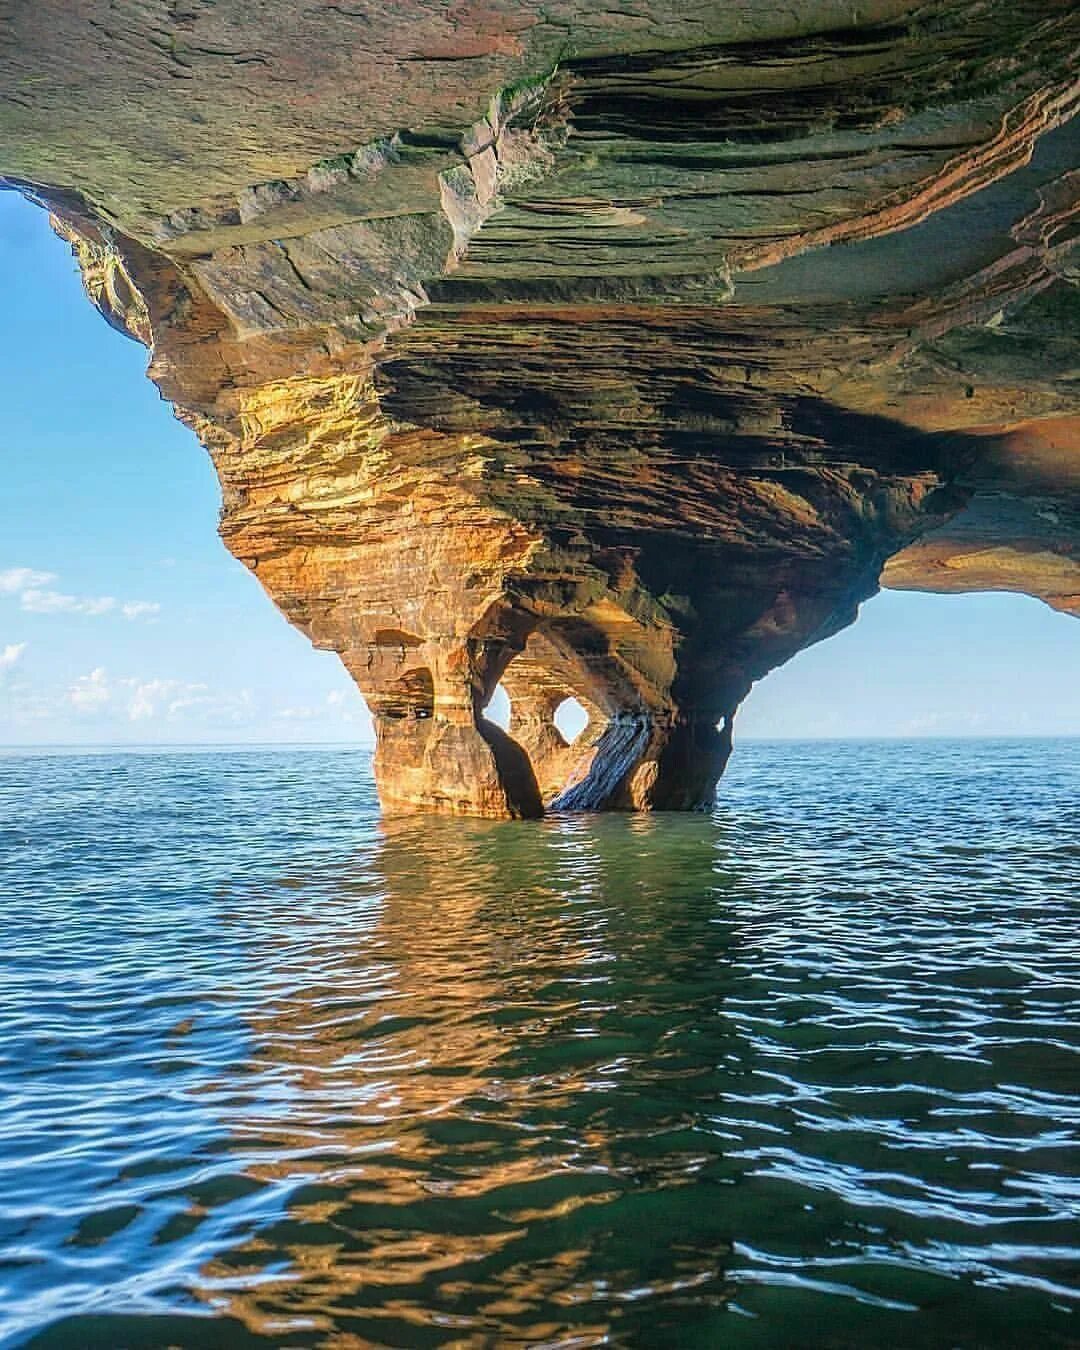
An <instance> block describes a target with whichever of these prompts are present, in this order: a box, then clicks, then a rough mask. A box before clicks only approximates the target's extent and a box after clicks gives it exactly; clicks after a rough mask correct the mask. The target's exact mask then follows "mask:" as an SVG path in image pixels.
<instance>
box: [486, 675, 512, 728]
mask: <svg viewBox="0 0 1080 1350" xmlns="http://www.w3.org/2000/svg"><path fill="white" fill-rule="evenodd" d="M511 711H512V709H511V704H510V695H509V694H508V693H507V692H506V690H505V688H504V687H503V686H502V685H501V684H497V685H496V686H495V689H494V692H493V693H492V695H491V699H490V701H489V702H488V705H487V707H486V708H485V709H484V716H485V717H486V718H487V720H488V721H489V722H494V723H495V725H496V726H497V727H502V729H503V731H509V730H510V714H511Z"/></svg>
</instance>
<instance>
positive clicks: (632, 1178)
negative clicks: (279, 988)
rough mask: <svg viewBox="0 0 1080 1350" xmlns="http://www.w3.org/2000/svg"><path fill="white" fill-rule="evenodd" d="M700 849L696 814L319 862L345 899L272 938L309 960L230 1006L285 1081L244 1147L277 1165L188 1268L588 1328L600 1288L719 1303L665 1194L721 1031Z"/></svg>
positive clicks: (280, 1301)
mask: <svg viewBox="0 0 1080 1350" xmlns="http://www.w3.org/2000/svg"><path fill="white" fill-rule="evenodd" d="M658 829H659V830H662V831H663V841H664V847H663V848H662V849H659V850H658V849H657V848H656V842H657V839H656V834H657V830H658ZM715 849H716V837H715V831H714V830H713V829H712V828H711V827H710V826H709V824H708V823H707V822H704V821H701V820H687V821H668V822H664V823H663V824H662V825H661V824H658V823H657V822H655V821H626V820H614V821H603V820H600V821H596V820H592V821H589V820H564V821H559V820H552V821H549V822H546V823H545V824H544V825H543V826H540V827H538V826H536V825H535V824H531V823H530V824H491V823H483V822H469V823H462V822H459V821H424V822H420V823H416V822H390V823H388V824H387V825H386V826H385V827H384V828H383V837H382V839H381V842H380V845H379V847H378V848H377V849H375V850H374V851H373V852H372V853H370V854H368V853H365V854H364V855H363V856H362V857H361V858H359V859H357V860H356V862H355V864H354V868H353V869H352V871H351V873H350V872H346V874H345V875H344V876H343V877H342V878H341V881H340V882H339V887H340V890H339V895H340V896H342V897H347V898H346V899H345V904H346V906H347V907H348V908H349V909H350V911H351V913H350V917H351V918H355V896H356V894H357V893H359V894H361V895H365V894H366V895H367V896H368V897H370V898H369V901H368V904H367V907H366V911H365V921H364V922H361V923H360V924H359V925H358V924H356V923H355V921H354V922H350V923H347V924H343V923H341V922H339V916H336V915H335V913H334V909H335V902H334V899H333V898H329V897H328V902H327V909H326V911H325V912H324V913H323V914H321V915H320V919H319V923H318V925H317V932H312V931H308V932H306V933H305V934H304V936H300V934H295V935H294V934H290V946H291V943H292V941H299V942H300V943H301V944H302V946H303V950H304V952H305V957H304V960H305V963H306V964H307V966H308V969H309V970H310V971H313V972H318V976H319V978H318V980H317V981H315V982H312V983H308V984H306V985H301V984H296V985H293V986H290V988H289V991H288V997H287V998H283V999H279V1000H275V1002H274V1003H273V1004H272V1005H270V1006H267V1007H266V1008H265V1009H263V1010H261V1011H260V1013H259V1014H258V1015H257V1016H256V1017H255V1018H254V1019H253V1029H254V1031H255V1035H256V1043H257V1045H258V1046H259V1051H258V1056H257V1065H258V1072H259V1074H260V1076H261V1077H263V1078H265V1077H271V1076H274V1075H275V1074H276V1073H277V1072H279V1071H284V1074H285V1075H286V1078H287V1081H288V1083H289V1087H290V1090H289V1091H288V1092H287V1093H282V1094H281V1095H280V1096H279V1097H278V1099H277V1100H276V1102H275V1109H274V1111H273V1112H272V1113H267V1114H266V1115H265V1116H264V1117H263V1118H261V1119H260V1120H259V1121H258V1122H257V1125H258V1130H259V1135H260V1140H259V1142H260V1147H261V1148H262V1149H263V1150H265V1151H266V1152H267V1153H269V1154H270V1155H271V1156H272V1157H273V1159H274V1162H273V1164H272V1167H273V1170H274V1171H275V1173H277V1172H278V1169H280V1167H281V1160H282V1159H283V1158H285V1157H287V1158H288V1159H289V1166H290V1168H291V1169H292V1176H293V1180H294V1182H297V1185H296V1189H295V1191H294V1193H293V1195H292V1198H291V1200H290V1204H289V1212H288V1215H287V1216H286V1217H283V1218H282V1219H281V1220H280V1221H279V1222H277V1223H274V1224H270V1225H267V1226H264V1227H261V1228H260V1230H259V1231H258V1232H257V1234H255V1235H254V1236H253V1237H252V1239H251V1240H250V1241H249V1242H248V1243H246V1244H245V1245H244V1246H242V1247H241V1248H239V1249H237V1250H233V1251H231V1252H230V1253H229V1254H228V1256H227V1257H226V1258H223V1259H221V1260H219V1261H217V1262H215V1263H214V1264H213V1266H212V1268H210V1269H209V1270H208V1271H207V1274H208V1275H209V1276H210V1277H211V1278H212V1279H213V1281H214V1283H215V1285H217V1284H219V1282H220V1280H222V1279H223V1278H226V1277H228V1276H229V1275H230V1274H234V1273H235V1272H236V1271H237V1270H238V1269H247V1270H249V1271H250V1270H253V1269H259V1270H262V1271H265V1270H268V1269H271V1268H273V1267H275V1266H279V1267H283V1269H284V1273H283V1278H282V1279H281V1281H280V1282H275V1281H270V1282H268V1283H261V1284H259V1285H257V1286H255V1287H254V1288H251V1289H249V1290H247V1291H245V1292H244V1293H243V1294H242V1295H238V1296H237V1297H235V1298H234V1299H233V1301H232V1305H231V1312H232V1313H233V1315H234V1316H237V1317H239V1318H241V1319H242V1320H243V1321H244V1323H245V1324H246V1325H247V1326H249V1327H250V1328H251V1329H252V1330H254V1331H258V1332H261V1333H263V1334H267V1335H269V1334H271V1333H277V1334H280V1333H281V1332H284V1331H288V1330H296V1331H297V1332H300V1331H302V1330H304V1329H308V1330H314V1329H318V1330H320V1331H321V1332H324V1333H328V1334H329V1333H331V1332H338V1333H340V1332H344V1331H348V1332H349V1333H350V1334H353V1335H357V1336H360V1337H361V1339H363V1338H365V1337H366V1338H368V1339H370V1340H374V1341H377V1342H379V1343H380V1344H395V1345H399V1344H400V1345H415V1344H420V1343H427V1342H428V1340H429V1339H430V1340H431V1343H433V1344H442V1343H445V1341H446V1337H447V1336H448V1335H450V1334H453V1335H454V1336H457V1337H460V1336H463V1335H464V1336H471V1337H474V1338H475V1337H480V1338H494V1340H492V1342H491V1343H493V1344H494V1343H505V1340H506V1338H509V1337H514V1338H517V1339H518V1340H519V1341H525V1342H527V1343H530V1344H535V1343H540V1342H550V1341H553V1340H555V1341H559V1340H560V1339H563V1340H564V1339H565V1337H566V1336H567V1335H568V1334H571V1333H572V1334H573V1336H574V1337H575V1343H579V1344H592V1343H599V1341H600V1340H601V1339H602V1338H603V1337H604V1336H605V1334H606V1333H607V1331H608V1329H609V1327H610V1325H611V1322H612V1318H613V1316H614V1315H616V1310H617V1308H618V1306H619V1305H620V1303H627V1304H629V1303H632V1302H633V1301H635V1300H642V1299H652V1300H656V1299H660V1298H663V1297H667V1298H670V1299H677V1298H678V1296H679V1295H680V1293H681V1292H682V1291H686V1290H693V1291H694V1293H695V1300H696V1302H697V1303H698V1304H699V1306H706V1304H707V1302H708V1300H709V1299H710V1298H712V1299H715V1300H717V1301H718V1302H720V1303H722V1302H723V1301H724V1300H726V1299H727V1298H728V1296H729V1293H730V1291H729V1290H728V1289H726V1287H725V1281H724V1274H723V1270H724V1265H725V1262H726V1260H727V1257H728V1255H729V1253H730V1231H729V1227H728V1225H727V1224H726V1222H725V1221H724V1219H723V1216H722V1213H721V1212H720V1211H719V1210H718V1209H717V1208H715V1207H714V1206H712V1205H702V1204H701V1197H700V1196H697V1195H694V1194H692V1192H690V1191H687V1193H686V1196H685V1199H684V1198H682V1197H680V1196H679V1195H677V1194H676V1192H678V1191H679V1190H680V1189H682V1188H689V1187H691V1186H692V1183H694V1182H695V1181H696V1180H698V1179H699V1178H701V1176H702V1175H703V1173H705V1172H706V1170H707V1169H708V1168H709V1165H710V1163H715V1162H716V1160H718V1159H719V1158H721V1157H722V1153H723V1145H722V1141H720V1140H719V1139H718V1138H717V1137H716V1135H715V1133H714V1132H713V1131H712V1129H711V1128H709V1127H707V1126H706V1125H704V1124H703V1122H705V1121H706V1119H707V1113H708V1112H709V1110H710V1106H711V1104H713V1103H714V1101H715V1099H716V1095H717V1088H718V1084H717V1082H716V1065H717V1062H718V1061H722V1060H724V1059H725V1057H726V1056H728V1055H729V1052H730V1053H735V1052H734V1051H733V1047H732V1046H731V1041H732V1036H731V1031H730V1028H729V1027H727V1026H725V1025H724V1024H723V1023H722V1022H721V1021H720V1020H719V1019H718V1018H717V1016H716V1014H717V1012H718V1009H719V1003H720V997H721V991H720V989H719V988H718V985H717V981H716V978H715V976H716V970H717V964H718V962H720V961H723V960H724V959H726V958H727V955H728V948H729V946H730V943H731V931H730V926H729V925H728V924H726V923H724V922H722V921H721V920H720V918H719V916H718V915H717V913H716V907H715V905H714V904H713V903H711V898H712V896H713V893H714V890H715V878H714V874H713V867H714V863H715V856H716V854H715ZM374 876H377V877H378V878H379V880H380V882H381V885H380V886H379V893H378V897H377V900H375V897H374V896H373V895H372V894H371V891H372V889H373V888H372V879H373V877H374ZM688 901H689V902H690V903H688ZM260 955H263V956H267V955H269V954H268V953H261V954H260ZM282 955H283V954H282V953H281V951H280V950H279V951H277V952H276V953H274V955H273V959H275V960H277V961H280V960H281V959H282ZM286 961H287V963H289V964H291V960H289V958H286ZM329 972H333V978H332V983H329V984H328V979H327V976H328V973H329ZM260 1095H262V1094H261V1093H260ZM249 1124H250V1125H251V1126H253V1127H254V1126H255V1125H256V1121H254V1120H252V1121H251V1122H249ZM247 1147H249V1145H248V1144H245V1148H247ZM299 1177H304V1180H303V1181H298V1178H299ZM283 1305H285V1306H287V1309H288V1313H287V1316H286V1315H284V1313H283ZM437 1329H441V1330H437Z"/></svg>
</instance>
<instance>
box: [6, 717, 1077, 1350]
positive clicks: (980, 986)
mask: <svg viewBox="0 0 1080 1350" xmlns="http://www.w3.org/2000/svg"><path fill="white" fill-rule="evenodd" d="M0 770H5V771H6V773H7V778H6V779H5V778H4V777H3V773H2V772H0V799H3V798H4V793H5V790H6V791H7V792H8V798H7V800H8V801H9V802H12V803H15V804H16V809H15V811H14V812H13V814H12V816H11V817H10V818H11V820H12V821H13V822H14V823H13V824H12V825H11V826H10V828H9V838H8V847H10V848H11V850H12V852H11V854H10V857H11V865H10V867H8V870H7V871H6V872H4V870H3V869H4V859H3V858H0V874H2V875H3V877H4V880H5V882H6V889H4V888H0V907H3V906H6V907H5V908H3V912H2V914H0V917H2V918H3V920H4V922H5V924H6V928H5V932H6V949H5V961H6V965H7V973H6V976H5V981H4V982H3V984H2V985H0V1030H2V1031H3V1033H4V1039H3V1041H2V1042H0V1093H2V1094H3V1095H4V1098H5V1103H4V1106H5V1109H4V1111H3V1113H2V1115H0V1242H3V1244H4V1250H3V1257H2V1259H0V1343H4V1344H7V1343H10V1344H13V1345H15V1344H18V1345H24V1344H32V1345H34V1346H36V1347H39V1350H41V1348H42V1347H65V1350H74V1348H75V1347H79V1350H84V1348H85V1347H99V1346H100V1347H109V1348H110V1350H112V1348H113V1347H116V1346H120V1345H123V1346H130V1347H144V1348H145V1350H150V1347H155V1350H156V1348H158V1347H162V1346H165V1345H169V1346H173V1345H175V1346H185V1347H188V1346H190V1347H195V1346H205V1347H208V1348H211V1347H212V1348H214V1350H218V1348H219V1347H221V1346H223V1345H228V1346H229V1347H230V1348H232V1347H252V1348H254V1347H267V1346H290V1345H297V1346H327V1347H346V1348H348V1347H360V1346H365V1347H366V1346H402V1347H410V1348H411V1347H425V1346H439V1347H443V1346H454V1347H457V1346H463V1347H470V1348H471V1347H487V1346H499V1347H501V1346H503V1345H526V1344H527V1345H537V1346H559V1347H578V1346H590V1345H600V1344H604V1345H617V1346H649V1347H654V1346H659V1347H666V1346H672V1347H679V1348H680V1350H682V1348H683V1347H698V1346H701V1347H706V1346H707V1347H715V1346H719V1345H723V1346H733V1347H738V1348H739V1350H742V1348H743V1347H746V1348H747V1350H751V1348H753V1347H757V1346H770V1347H775V1346H777V1345H782V1346H785V1347H787V1346H792V1347H804V1346H805V1347H818V1346H820V1347H826V1346H828V1347H852V1350H854V1347H856V1346H859V1347H862V1346H866V1345H880V1344H890V1343H893V1344H897V1345H903V1346H905V1347H908V1346H911V1347H922V1346H925V1347H928V1348H929V1347H940V1346H943V1345H948V1346H960V1347H979V1348H980V1350H983V1348H984V1347H1001V1348H1002V1350H1004V1347H1010V1348H1011V1347H1014V1346H1015V1345H1016V1344H1017V1343H1019V1341H1020V1339H1021V1338H1024V1339H1032V1340H1034V1341H1036V1342H1037V1343H1038V1344H1039V1345H1040V1347H1065V1346H1069V1345H1073V1344H1075V1342H1076V1339H1077V1336H1076V1331H1075V1328H1076V1325H1077V1322H1076V1318H1077V1316H1080V1294H1078V1280H1077V1271H1078V1270H1080V1259H1078V1258H1080V1251H1078V1244H1077V1241H1076V1232H1077V1218H1078V1217H1080V1169H1078V1163H1077V1157H1078V1151H1077V1144H1078V1141H1080V1107H1078V1104H1077V1097H1076V1088H1077V1084H1078V1083H1080V1073H1078V1071H1077V1065H1078V1062H1080V1028H1078V1026H1077V1024H1076V1020H1075V1007H1076V1000H1077V996H1078V994H1080V937H1078V932H1080V926H1078V925H1077V922H1076V920H1077V917H1078V912H1080V894H1078V893H1077V886H1076V870H1075V865H1076V861H1077V857H1078V851H1077V844H1076V839H1077V825H1078V823H1080V821H1078V806H1077V803H1078V802H1080V792H1078V791H1077V788H1080V781H1078V780H1080V772H1078V767H1077V761H1076V757H1075V756H1074V755H1073V754H1072V752H1071V749H1070V748H1069V747H1068V745H1067V743H1064V748H1062V747H1061V746H1058V747H1056V748H1055V747H1052V746H1050V747H1048V746H1037V745H1033V746H1031V747H1028V748H1027V749H1026V750H1024V749H1020V750H1017V749H1016V748H1015V746H1014V747H1008V746H1007V745H1006V746H1005V747H1004V748H1002V747H998V748H997V749H985V748H984V749H982V750H980V751H979V752H978V753H975V752H974V751H973V750H972V749H971V748H970V747H966V748H963V749H962V750H954V751H947V750H943V749H941V748H940V747H938V748H937V749H936V750H935V756H934V761H933V765H932V767H931V769H930V770H929V771H928V769H927V765H926V761H925V758H924V756H923V752H922V751H921V750H919V751H917V752H916V751H908V750H904V749H903V748H897V747H895V746H893V747H889V748H887V749H880V748H879V749H876V750H875V749H873V748H868V747H862V748H858V749H849V750H844V749H843V748H839V749H838V748H835V747H833V748H830V750H829V753H828V754H822V752H821V751H820V750H818V751H817V752H816V757H815V754H814V753H811V752H809V751H805V750H804V751H803V752H801V758H800V752H797V751H793V750H792V749H790V748H787V747H774V748H767V747H759V748H756V749H755V750H754V751H752V752H747V751H745V750H744V751H743V754H742V757H741V759H740V760H739V762H738V763H737V764H736V765H735V767H734V769H733V770H732V771H731V775H730V777H729V779H728V780H726V781H725V785H724V791H723V793H722V796H721V799H720V802H719V804H718V808H717V812H716V814H715V815H714V817H713V818H712V819H711V820H708V819H701V818H688V819H681V818H678V817H668V818H664V817H657V818H651V819H635V818H567V819H558V818H549V819H547V820H544V821H541V822H507V823H491V822H477V821H461V820H438V819H427V820H421V821H390V822H386V823H380V822H379V820H378V816H377V813H376V810H375V804H374V798H373V794H372V789H371V782H370V777H369V776H368V774H367V772H366V769H365V767H364V765H363V764H360V765H359V771H358V763H357V759H356V757H355V756H349V755H345V754H339V755H335V754H331V753H327V754H324V755H322V756H320V757H314V758H311V759H300V758H299V757H297V756H290V755H281V756H273V755H258V756H247V757H244V756H236V757H232V758H230V757H229V756H220V755H219V756H205V757H203V758H201V759H200V758H199V757H194V756H176V757H171V756H161V757H157V758H154V757H149V758H147V759H143V760H140V759H138V758H136V757H130V756H125V757H119V759H118V760H117V761H116V762H110V761H103V762H102V763H101V764H100V765H98V766H96V767H95V768H94V769H92V770H91V769H88V768H87V767H86V765H85V764H83V765H81V767H80V766H79V765H77V764H74V765H73V762H67V763H66V764H63V765H53V766H52V768H51V769H50V768H49V767H48V766H46V767H42V763H38V764H36V765H33V764H30V763H29V762H23V763H22V764H21V766H18V767H15V768H13V767H12V765H11V764H6V765H5V764H0ZM103 773H104V774H106V775H107V779H108V791H107V792H104V791H103V788H102V783H103V781H104V780H103V778H102V774H103ZM900 801H902V802H903V809H902V810H901V809H898V806H897V803H898V802H900ZM808 803H812V804H813V806H812V809H810V808H809V807H808ZM283 860H285V862H284V864H283ZM5 897H7V898H5ZM5 1337H6V1338H7V1339H6V1340H5Z"/></svg>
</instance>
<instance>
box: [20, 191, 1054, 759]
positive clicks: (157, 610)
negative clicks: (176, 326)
mask: <svg viewBox="0 0 1080 1350" xmlns="http://www.w3.org/2000/svg"><path fill="white" fill-rule="evenodd" d="M0 284H2V286H3V293H4V302H5V303H4V312H3V318H2V320H0V398H2V405H0V407H2V423H0V425H2V432H0V435H2V438H3V454H4V473H3V487H4V491H3V494H2V496H0V744H8V745H12V744H35V743H36V744H41V743H62V744H71V743H104V742H137V743H156V742H179V743H184V742H198V743H204V742H211V741H222V742H242V741H243V742H246V741H273V742H282V741H346V742H352V741H357V740H363V741H367V740H370V735H371V733H370V723H369V721H368V718H367V715H366V711H365V709H364V705H363V701H362V700H361V698H360V697H359V695H358V694H357V692H356V690H355V687H354V686H353V684H352V682H351V680H349V678H348V677H347V675H346V674H345V672H344V670H343V669H342V667H341V665H340V663H339V662H338V660H337V658H336V657H335V656H334V655H332V654H330V653H326V652H316V651H315V650H314V649H313V648H312V647H311V646H310V644H309V643H308V641H307V639H306V638H304V637H303V636H302V635H301V634H300V633H298V632H297V631H296V630H295V629H293V628H291V627H290V626H289V625H288V624H287V623H286V622H285V620H284V619H283V618H282V617H281V616H280V615H279V614H278V612H277V611H276V609H275V608H274V606H273V605H272V604H271V602H270V601H269V600H268V599H267V597H266V595H265V594H264V593H263V591H262V589H261V588H260V586H259V585H258V584H257V582H256V581H255V580H254V578H253V577H251V576H250V575H249V574H248V572H247V571H246V570H245V569H244V568H243V567H241V565H240V564H239V563H237V562H236V561H235V560H234V559H232V558H231V557H230V556H229V554H228V553H227V552H226V550H225V548H224V546H223V545H222V544H221V542H220V540H219V539H218V537H217V533H216V525H217V514H218V507H219V494H218V488H217V482H216V479H215V477H214V474H213V471H212V469H211V466H210V461H209V459H208V457H207V456H206V454H205V453H204V452H203V450H202V449H201V447H200V446H199V445H198V443H197V442H196V440H195V438H194V436H193V435H192V434H191V432H189V431H188V430H187V429H186V428H185V427H183V426H181V424H180V423H179V422H177V421H176V420H175V419H174V418H173V416H172V413H171V410H170V408H169V406H168V405H167V404H166V403H163V402H162V401H161V399H160V398H159V397H158V395H157V391H156V390H155V389H154V387H153V386H152V385H151V384H150V382H149V381H148V380H147V379H146V377H145V369H146V360H147V358H146V353H145V352H144V351H143V350H142V348H141V347H139V346H138V345H137V344H136V343H134V342H131V341H129V340H128V339H126V338H124V337H121V336H120V335H119V334H117V333H115V332H114V331H113V330H112V329H111V328H109V327H108V325H107V324H106V323H105V322H104V321H103V320H102V319H101V318H100V317H99V315H98V314H97V313H96V311H95V310H94V309H93V308H92V306H91V305H90V304H89V302H88V301H87V300H86V298H85V296H84V295H83V292H82V287H81V284H80V282H79V279H78V275H77V271H76V268H75V264H74V262H73V260H72V258H71V254H70V251H69V249H68V247H67V245H66V244H64V243H63V242H62V241H61V240H59V239H57V238H56V237H55V236H54V235H53V234H52V232H51V231H50V230H49V227H48V223H47V220H46V217H45V215H44V213H43V212H41V211H39V210H37V209H36V208H33V207H31V206H29V205H28V204H27V203H25V202H24V201H22V199H21V198H19V197H17V196H16V195H15V194H14V193H0ZM1078 671H1080V623H1077V622H1076V620H1074V619H1068V618H1066V617H1064V616H1062V615H1058V614H1054V613H1053V612H1052V611H1051V610H1049V609H1047V608H1046V607H1045V606H1044V605H1042V604H1040V603H1039V602H1038V601H1035V600H1030V599H1027V598H1026V597H1017V596H1007V595H972V596H959V597H957V596H924V595H904V594H898V593H884V594H883V595H881V596H879V597H878V598H877V599H875V600H873V601H872V602H871V603H870V604H868V605H866V606H864V608H863V613H862V616H861V617H860V619H859V621H858V623H857V624H855V625H854V626H853V627H852V628H850V629H848V630H847V631H846V632H845V633H842V634H840V635H839V636H838V637H835V638H832V639H830V640H829V641H828V642H825V643H822V644H820V645H819V646H817V647H815V648H812V649H810V650H809V651H806V652H804V653H802V654H801V655H800V656H799V657H798V658H796V660H794V661H793V662H791V663H790V664H789V665H788V666H786V667H784V668H783V669H781V670H779V671H777V672H775V673H774V674H772V675H770V676H769V677H768V678H767V679H766V680H764V681H763V682H762V683H761V684H760V685H759V686H758V687H757V689H755V691H754V692H753V694H752V695H751V696H750V698H749V699H748V700H747V702H746V704H745V705H744V707H743V710H742V712H741V714H740V718H739V729H740V733H741V734H742V735H743V736H750V735H755V736H783V737H802V736H912V735H971V734H983V735H1009V734H1019V735H1052V734H1070V735H1076V734H1080V679H1078V678H1077V672H1078Z"/></svg>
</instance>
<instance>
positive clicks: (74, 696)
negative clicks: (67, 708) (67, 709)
mask: <svg viewBox="0 0 1080 1350" xmlns="http://www.w3.org/2000/svg"><path fill="white" fill-rule="evenodd" d="M112 696H113V690H112V686H111V685H110V683H109V677H108V675H107V674H106V673H105V667H104V666H98V667H97V668H96V669H95V670H92V671H91V672H90V674H89V675H80V676H79V678H78V679H77V680H76V681H75V683H74V684H73V685H72V686H71V688H70V689H69V690H68V692H67V701H68V702H69V703H70V704H71V705H72V707H74V708H75V709H76V711H78V712H100V711H101V710H102V708H104V707H105V705H106V704H107V703H109V702H110V701H111V699H112Z"/></svg>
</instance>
